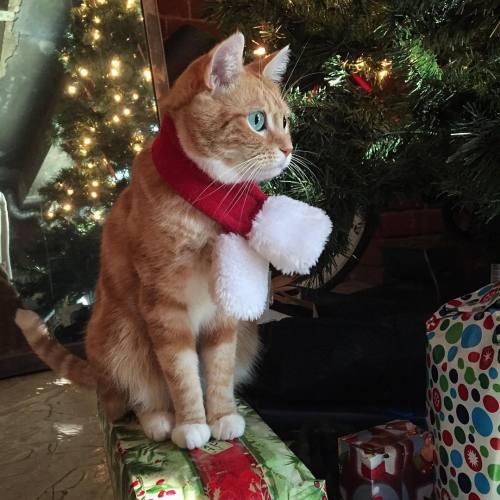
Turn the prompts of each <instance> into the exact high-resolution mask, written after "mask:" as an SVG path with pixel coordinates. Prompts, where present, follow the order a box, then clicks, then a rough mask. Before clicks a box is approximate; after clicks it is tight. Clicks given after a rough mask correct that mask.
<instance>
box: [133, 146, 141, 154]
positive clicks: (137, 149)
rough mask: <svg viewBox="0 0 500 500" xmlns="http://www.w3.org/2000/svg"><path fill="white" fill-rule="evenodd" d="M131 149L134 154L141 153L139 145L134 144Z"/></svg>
mask: <svg viewBox="0 0 500 500" xmlns="http://www.w3.org/2000/svg"><path fill="white" fill-rule="evenodd" d="M132 149H133V150H134V151H135V152H136V153H139V152H140V151H142V146H141V145H140V144H134V145H133V146H132Z"/></svg>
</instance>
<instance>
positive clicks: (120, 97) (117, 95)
mask: <svg viewBox="0 0 500 500" xmlns="http://www.w3.org/2000/svg"><path fill="white" fill-rule="evenodd" d="M113 99H114V100H115V101H116V102H120V101H121V100H122V96H121V95H120V94H115V95H114V96H113Z"/></svg>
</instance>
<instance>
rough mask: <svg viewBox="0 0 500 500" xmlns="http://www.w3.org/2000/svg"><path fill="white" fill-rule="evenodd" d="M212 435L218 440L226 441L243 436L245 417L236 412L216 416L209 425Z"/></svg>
mask: <svg viewBox="0 0 500 500" xmlns="http://www.w3.org/2000/svg"><path fill="white" fill-rule="evenodd" d="M210 431H211V433H212V437H213V438H214V439H217V440H219V441H228V440H230V439H235V438H238V437H240V436H243V433H244V432H245V419H244V418H243V417H242V416H241V415H238V414H237V413H231V414H229V415H224V416H223V417H221V418H218V419H217V420H216V421H215V422H213V423H212V424H211V425H210Z"/></svg>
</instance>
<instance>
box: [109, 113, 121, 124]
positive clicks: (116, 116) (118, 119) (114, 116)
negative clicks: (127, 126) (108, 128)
mask: <svg viewBox="0 0 500 500" xmlns="http://www.w3.org/2000/svg"><path fill="white" fill-rule="evenodd" d="M111 119H112V120H113V123H120V117H119V116H118V115H113V118H111Z"/></svg>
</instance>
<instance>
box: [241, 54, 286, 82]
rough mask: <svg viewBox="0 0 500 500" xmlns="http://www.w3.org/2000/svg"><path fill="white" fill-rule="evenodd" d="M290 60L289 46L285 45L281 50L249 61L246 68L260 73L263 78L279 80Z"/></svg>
mask: <svg viewBox="0 0 500 500" xmlns="http://www.w3.org/2000/svg"><path fill="white" fill-rule="evenodd" d="M289 60H290V46H289V45H287V46H286V47H283V48H282V49H281V50H277V51H276V52H273V53H272V54H270V55H269V56H267V57H265V58H264V59H258V60H256V61H254V62H252V63H250V64H249V65H248V66H247V68H249V69H250V70H251V71H254V72H257V73H258V74H261V75H262V76H263V77H264V78H268V79H269V80H273V81H275V82H281V80H282V79H283V76H284V74H285V72H286V67H287V66H288V61H289Z"/></svg>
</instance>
